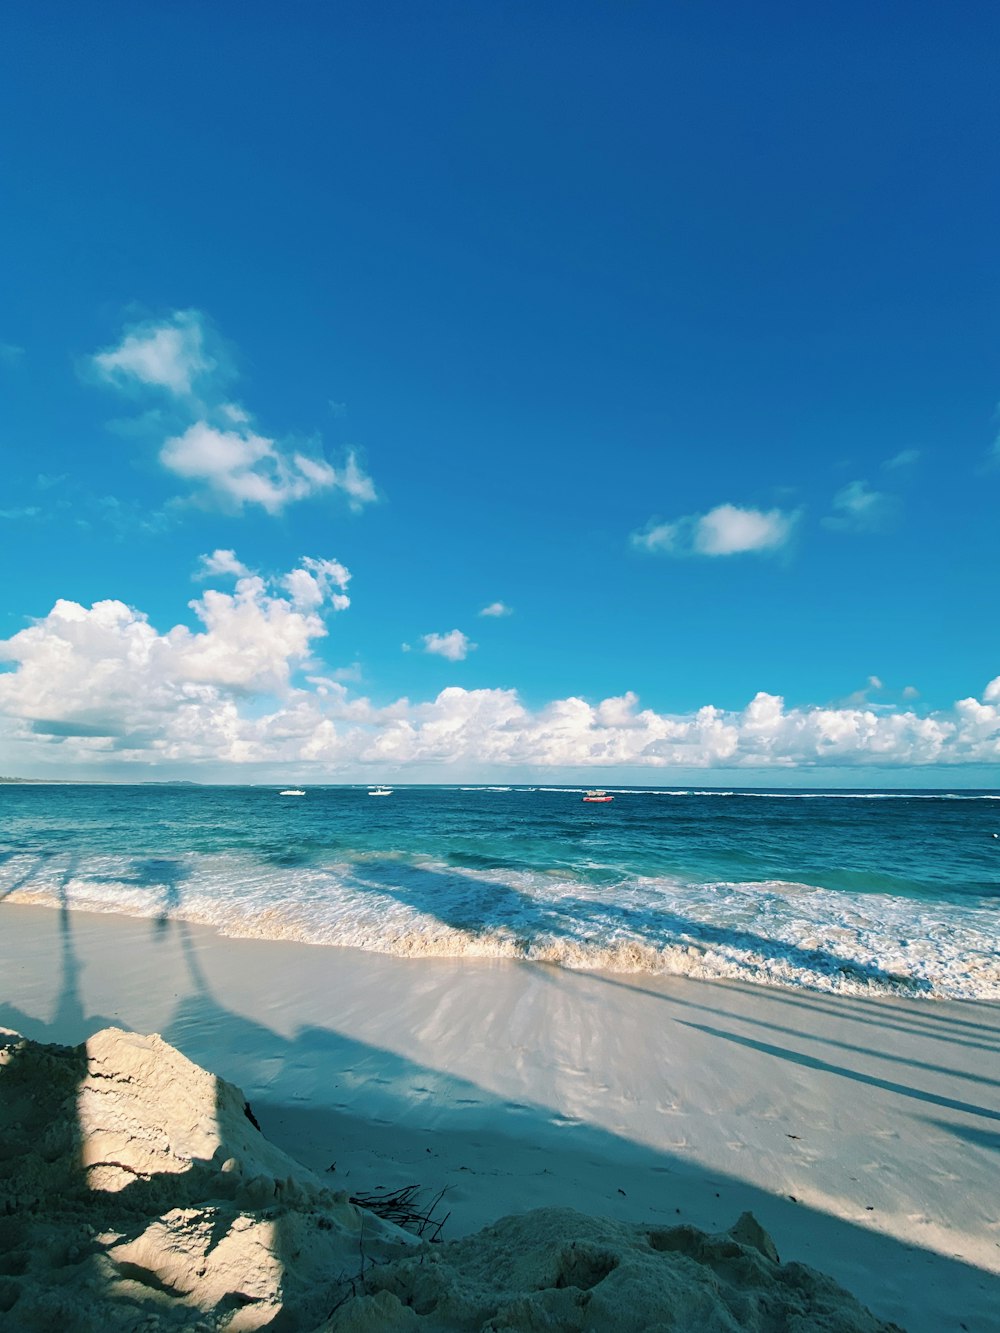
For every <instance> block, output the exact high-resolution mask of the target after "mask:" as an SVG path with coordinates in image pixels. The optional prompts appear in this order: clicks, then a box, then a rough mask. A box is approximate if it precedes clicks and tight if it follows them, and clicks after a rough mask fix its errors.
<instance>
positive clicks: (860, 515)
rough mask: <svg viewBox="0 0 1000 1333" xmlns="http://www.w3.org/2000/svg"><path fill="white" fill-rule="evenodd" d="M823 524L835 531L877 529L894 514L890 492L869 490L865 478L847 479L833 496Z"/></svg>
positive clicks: (876, 530)
mask: <svg viewBox="0 0 1000 1333" xmlns="http://www.w3.org/2000/svg"><path fill="white" fill-rule="evenodd" d="M831 507H832V509H833V513H832V514H828V515H827V516H826V517H825V518H824V519H823V526H824V527H827V528H830V529H832V530H833V531H835V532H880V531H882V529H884V528H885V527H887V526H888V524H889V523H890V522H891V521H892V519H893V518H894V517H895V512H896V500H895V497H894V496H891V495H886V494H885V493H884V492H882V491H873V490H872V488H871V487H870V486H869V485H868V483H867V481H851V482H848V484H847V485H846V486H844V487H843V488H842V489H841V490H839V491H838V492H837V494H836V495H835V496H834V497H833V501H832V505H831Z"/></svg>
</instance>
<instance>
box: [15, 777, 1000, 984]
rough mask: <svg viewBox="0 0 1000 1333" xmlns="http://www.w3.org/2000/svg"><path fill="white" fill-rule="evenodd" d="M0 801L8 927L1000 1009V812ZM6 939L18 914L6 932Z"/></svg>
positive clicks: (769, 801)
mask: <svg viewBox="0 0 1000 1333" xmlns="http://www.w3.org/2000/svg"><path fill="white" fill-rule="evenodd" d="M280 790H281V789H280V788H279V787H277V786H274V787H267V786H254V787H246V786H243V787H215V786H195V785H177V786H174V785H163V786H157V785H142V786H119V785H75V784H3V785H0V905H2V902H3V900H9V901H11V902H21V903H35V904H39V905H44V906H47V907H50V908H64V909H70V910H73V909H81V910H86V911H92V912H112V913H123V914H126V915H131V916H143V917H150V918H154V919H155V920H157V921H160V922H165V921H167V920H169V919H171V918H180V919H184V920H188V921H192V922H201V923H205V924H208V925H211V926H214V927H215V928H216V929H218V930H219V931H220V932H221V933H222V934H226V935H232V936H252V937H258V938H270V939H294V940H301V941H305V942H308V943H311V944H315V945H323V946H351V947H354V948H357V949H364V950H370V951H374V952H379V953H388V954H397V955H403V956H408V957H418V956H436V957H458V956H469V955H474V956H478V957H506V958H525V959H532V960H535V961H540V962H546V963H550V964H553V965H556V966H562V967H570V968H583V969H599V970H606V971H612V972H650V973H681V974H684V975H688V976H695V977H707V978H733V979H739V980H742V981H745V982H751V983H759V984H763V985H782V986H793V987H805V988H810V989H818V990H823V991H831V992H838V991H839V992H844V993H850V994H872V993H880V992H881V993H886V992H888V993H893V994H897V995H902V996H909V997H914V998H920V997H925V998H926V997H934V996H948V997H952V998H966V999H993V1000H995V999H1000V837H998V836H997V835H998V834H1000V792H996V791H961V792H958V791H956V792H946V791H939V792H928V791H921V792H891V791H881V792H875V791H865V792H847V791H836V792H833V791H828V792H817V791H787V790H783V791H741V790H727V791H721V790H707V789H706V790H695V789H683V790H682V789H679V788H678V789H674V788H668V787H663V788H659V789H652V788H627V789H609V790H613V791H614V796H615V799H614V801H613V802H611V803H609V804H605V805H592V804H587V803H584V802H583V801H582V799H581V797H582V789H580V788H577V787H558V786H539V787H523V786H512V787H492V788H487V787H458V786H434V787H431V786H421V787H397V788H395V790H394V791H393V794H392V795H391V796H388V797H384V798H372V797H371V796H369V795H368V791H367V788H365V787H346V786H336V787H308V788H307V789H306V793H305V795H304V796H283V795H280V794H279V792H280ZM0 929H2V914H0Z"/></svg>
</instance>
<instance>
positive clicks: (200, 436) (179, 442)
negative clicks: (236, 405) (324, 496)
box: [160, 421, 374, 514]
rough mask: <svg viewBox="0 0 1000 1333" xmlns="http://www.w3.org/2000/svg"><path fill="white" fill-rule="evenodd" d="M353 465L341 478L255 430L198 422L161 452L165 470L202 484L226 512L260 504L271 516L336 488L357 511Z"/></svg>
mask: <svg viewBox="0 0 1000 1333" xmlns="http://www.w3.org/2000/svg"><path fill="white" fill-rule="evenodd" d="M352 461H353V460H351V461H350V462H349V464H348V468H347V469H345V470H344V472H343V473H338V472H337V470H336V469H335V468H333V467H331V466H330V464H329V463H327V462H325V461H324V460H322V459H314V458H308V457H307V456H306V455H305V454H301V453H295V454H293V455H292V456H291V457H289V456H288V455H287V454H285V453H283V452H282V450H281V448H280V447H279V446H278V445H277V444H276V443H275V441H274V440H270V439H268V438H267V437H266V436H263V435H257V434H255V433H254V432H253V431H250V430H220V429H218V428H217V427H215V426H210V425H209V424H208V423H207V422H205V421H196V422H195V423H194V425H193V426H189V427H188V428H187V430H186V431H184V433H183V434H182V435H176V436H173V437H172V438H171V439H169V440H167V442H166V443H165V444H164V446H163V448H162V449H161V450H160V462H161V463H162V464H163V466H164V467H165V468H167V469H168V470H169V471H171V472H174V473H176V474H177V476H180V477H184V478H186V479H187V480H189V481H194V482H200V483H202V485H203V486H204V487H205V488H206V490H207V491H208V493H209V494H210V495H212V496H214V497H215V498H216V500H217V501H218V502H219V503H221V504H222V505H223V507H225V508H229V509H237V510H239V509H242V508H243V507H244V505H248V504H259V505H260V506H261V508H263V509H265V510H266V511H267V512H268V513H269V514H278V513H280V512H281V510H282V509H284V507H285V506H286V505H287V504H289V503H291V502H292V501H295V500H304V499H306V498H307V497H308V496H311V495H315V494H317V493H318V492H320V491H324V490H329V489H331V488H334V487H337V486H339V487H341V488H343V489H345V490H348V493H349V494H350V496H351V500H352V504H354V505H357V504H358V503H359V501H358V499H357V494H358V489H359V485H358V482H357V479H356V469H355V475H354V476H352V474H351V471H350V468H351V462H352ZM365 480H367V478H366V479H365ZM368 485H369V486H371V483H370V482H368ZM348 488H350V489H348ZM371 498H374V488H372V489H371Z"/></svg>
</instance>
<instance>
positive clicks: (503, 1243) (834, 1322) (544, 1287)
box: [326, 1208, 899, 1333]
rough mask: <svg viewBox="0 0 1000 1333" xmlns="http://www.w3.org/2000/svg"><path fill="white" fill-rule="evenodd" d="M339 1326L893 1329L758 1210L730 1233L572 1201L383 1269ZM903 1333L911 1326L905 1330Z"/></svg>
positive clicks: (725, 1331) (781, 1332) (644, 1332)
mask: <svg viewBox="0 0 1000 1333" xmlns="http://www.w3.org/2000/svg"><path fill="white" fill-rule="evenodd" d="M365 1286H366V1290H367V1292H369V1293H371V1294H369V1295H366V1296H363V1297H360V1298H357V1299H355V1300H353V1301H351V1302H349V1303H348V1304H346V1305H345V1306H343V1307H342V1308H341V1309H340V1310H338V1311H337V1312H336V1313H335V1315H334V1316H333V1318H332V1319H331V1320H330V1322H329V1323H328V1324H327V1325H326V1328H327V1330H328V1333H390V1330H392V1333H395V1330H406V1329H408V1330H428V1331H429V1330H432V1329H433V1330H435V1333H452V1331H454V1333H459V1330H462V1331H463V1333H464V1331H465V1330H468V1331H469V1333H499V1330H501V1329H512V1330H513V1329H519V1330H542V1329H547V1330H559V1333H571V1331H572V1333H575V1331H576V1330H594V1333H667V1331H668V1330H673V1331H674V1333H680V1331H681V1330H684V1333H688V1330H692V1331H693V1330H697V1333H746V1331H747V1330H752V1331H753V1333H807V1331H808V1333H889V1330H891V1329H895V1328H896V1326H895V1325H893V1324H885V1323H883V1322H882V1321H881V1320H878V1319H876V1318H875V1317H874V1316H873V1315H871V1314H870V1313H869V1312H868V1311H867V1310H866V1309H864V1307H863V1306H861V1305H859V1304H858V1302H857V1301H855V1300H854V1298H853V1297H852V1296H850V1295H848V1293H847V1292H846V1291H844V1290H843V1288H842V1287H839V1286H837V1284H836V1283H835V1282H833V1281H832V1280H831V1279H830V1278H827V1277H824V1276H823V1275H822V1274H821V1273H817V1272H815V1271H814V1270H813V1269H811V1268H806V1267H805V1266H804V1265H802V1264H784V1265H782V1264H780V1263H779V1262H778V1255H777V1253H776V1251H775V1248H774V1244H773V1242H772V1241H771V1239H770V1237H769V1236H768V1235H767V1233H766V1232H765V1231H764V1230H763V1229H762V1228H761V1227H760V1226H759V1225H758V1223H757V1222H756V1221H755V1220H754V1218H753V1217H752V1215H751V1214H750V1213H744V1214H743V1216H742V1217H741V1218H740V1220H739V1221H738V1222H737V1224H736V1226H735V1227H733V1229H732V1230H731V1231H729V1232H725V1233H723V1234H721V1235H707V1234H706V1233H705V1232H703V1231H699V1230H698V1229H697V1228H695V1227H671V1228H666V1229H662V1230H650V1228H648V1227H641V1226H629V1225H626V1224H623V1223H620V1222H613V1221H610V1220H608V1219H601V1218H594V1217H587V1216H585V1215H584V1214H582V1213H577V1212H573V1211H571V1210H569V1209H564V1208H545V1209H539V1210H538V1211H536V1212H531V1213H524V1214H522V1215H521V1216H518V1217H506V1218H504V1219H503V1221H501V1222H497V1223H496V1225H495V1226H491V1227H487V1228H486V1229H485V1230H484V1231H481V1232H479V1234H478V1235H476V1236H470V1237H469V1238H468V1239H466V1240H461V1241H454V1242H452V1243H450V1244H447V1245H441V1246H434V1247H425V1248H424V1249H422V1250H421V1251H419V1252H417V1253H415V1254H413V1255H410V1256H407V1257H405V1258H402V1259H399V1260H396V1261H395V1262H393V1263H389V1264H386V1265H385V1266H383V1267H377V1268H373V1269H372V1270H370V1271H369V1272H368V1273H367V1274H366V1279H365ZM896 1333H899V1330H897V1331H896Z"/></svg>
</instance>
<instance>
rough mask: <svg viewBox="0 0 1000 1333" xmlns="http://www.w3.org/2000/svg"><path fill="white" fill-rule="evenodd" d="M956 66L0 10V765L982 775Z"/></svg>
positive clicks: (803, 34) (649, 25)
mask: <svg viewBox="0 0 1000 1333" xmlns="http://www.w3.org/2000/svg"><path fill="white" fill-rule="evenodd" d="M998 37H1000V17H998V15H997V12H996V9H995V7H993V6H987V5H985V4H984V5H977V4H968V5H963V6H961V7H959V8H957V9H956V10H955V12H950V11H946V10H943V9H942V8H941V7H940V6H930V5H922V4H916V5H907V6H903V5H885V6H880V7H878V9H877V10H873V9H872V7H870V6H865V5H860V4H844V5H838V6H828V5H816V6H802V5H792V4H787V5H786V4H776V3H772V4H766V3H765V4H762V5H759V6H746V5H740V4H735V3H733V4H720V3H706V4H704V5H698V6H694V5H652V4H649V5H647V4H630V5H621V4H610V3H609V4H587V3H577V4H573V5H568V4H567V5H564V4H556V3H552V4H545V5H541V6H528V5H513V4H492V5H480V6H470V5H457V4H455V5H450V4H437V3H429V4H426V5H420V6H415V5H409V4H398V5H396V4H378V3H376V4H364V5H361V4H357V5H351V4H341V5H337V6H327V5H320V4H309V3H304V4H300V5H296V6H294V7H292V9H291V11H290V12H286V11H285V10H279V9H278V8H276V7H273V6H266V5H263V4H253V3H250V4H240V5H236V4H226V3H220V4H215V5H211V6H200V5H193V4H185V3H180V4H176V5H171V6H160V7H158V8H157V9H156V10H153V9H151V8H150V7H142V8H137V7H135V6H127V5H124V4H115V3H111V4H107V5H103V6H102V7H101V8H100V10H99V12H98V11H94V10H93V9H88V8H86V7H79V6H70V5H56V6H54V7H50V8H49V9H47V10H46V11H45V13H44V15H42V14H41V13H40V11H38V10H37V9H36V8H34V7H31V6H26V5H22V6H18V7H14V6H11V7H8V8H7V9H6V11H5V13H4V16H3V18H2V19H0V118H2V122H3V123H4V125H5V126H6V127H7V133H6V134H5V135H4V165H3V184H2V186H0V189H2V191H3V196H4V206H3V208H2V211H0V236H2V240H3V253H4V256H5V261H6V262H5V264H4V277H3V286H2V297H0V449H2V451H3V460H4V466H3V479H4V486H3V492H2V498H0V542H2V546H3V561H4V569H5V571H6V574H5V578H4V580H3V596H2V600H0V638H2V639H3V640H4V641H5V646H4V647H2V648H0V654H2V657H3V663H2V668H3V669H2V670H0V771H2V772H6V773H15V774H23V775H29V776H30V775H47V776H56V775H58V774H61V773H62V774H68V775H79V776H88V775H89V776H97V775H105V776H115V777H129V776H132V777H139V778H141V777H149V776H169V775H174V774H176V775H178V776H187V777H199V776H201V777H205V778H211V779H220V778H233V779H235V780H243V779H246V780H257V779H259V778H262V777H263V778H268V777H271V776H278V775H280V774H286V773H292V772H296V773H299V774H301V775H302V777H303V779H305V778H313V779H314V780H320V779H322V778H326V779H328V780H338V779H341V778H342V779H344V780H368V778H371V779H372V780H378V779H380V778H383V777H386V776H389V777H394V778H395V779H397V780H406V779H407V778H410V779H412V780H442V781H447V780H450V779H451V778H452V777H454V778H456V779H463V780H465V779H475V778H477V777H482V778H484V779H488V778H490V777H491V776H493V775H494V774H496V773H505V774H507V775H509V776H511V777H515V778H521V777H523V778H525V779H527V780H530V779H531V778H533V777H537V776H542V777H565V778H567V779H572V780H576V779H580V780H586V779H587V778H588V777H590V776H593V778H594V780H601V781H605V782H610V781H612V780H621V781H646V782H650V783H659V782H662V781H686V780H690V779H692V778H694V777H697V779H698V780H699V781H701V782H705V783H710V782H729V781H734V780H739V781H741V782H743V783H745V784H753V783H764V784H767V785H772V784H775V783H837V784H846V785H864V784H866V783H882V782H889V781H898V782H900V783H904V784H905V783H909V782H919V783H923V784H931V785H934V784H935V783H937V782H941V783H943V784H954V783H964V784H967V785H981V784H993V783H995V780H996V779H995V773H996V770H995V768H993V767H991V765H995V763H996V761H997V760H998V759H1000V648H998V634H997V614H996V606H997V597H996V577H997V574H996V571H997V557H998V547H1000V523H998V521H997V512H998V504H1000V446H998V445H997V443H996V439H997V433H998V421H997V410H996V403H997V399H998V397H1000V367H998V358H997V345H998V338H997V323H998V321H997V312H998V286H1000V284H998V266H997V247H996V236H997V232H998V222H1000V219H998V216H997V214H998V208H997V193H996V180H997V165H998V163H997V151H996V146H995V145H996V125H997V106H996V83H995V75H994V68H993V66H994V57H995V52H996V50H997V39H998ZM215 552H230V553H232V555H231V557H223V556H218V557H214V556H213V553H215ZM303 561H306V563H303ZM309 562H312V563H309ZM296 570H297V571H298V573H297V574H294V575H293V576H292V578H291V579H289V577H288V576H289V574H290V572H291V571H296ZM348 573H349V578H347V577H346V575H347V574H348ZM348 597H349V600H350V605H349V606H345V605H343V599H345V598H348ZM60 599H61V601H62V602H64V603H69V604H75V605H76V606H77V607H78V608H80V611H79V614H77V612H76V611H70V612H66V611H65V610H63V611H59V612H58V614H56V613H55V612H54V608H56V606H57V603H59V602H60ZM335 599H340V600H335ZM192 602H197V605H195V606H192ZM102 603H107V604H109V606H110V607H111V608H114V607H115V606H119V607H120V609H119V610H113V609H108V607H105V609H104V610H103V611H95V610H92V608H94V607H95V605H99V604H102ZM497 604H498V605H497ZM338 607H339V609H338ZM491 607H492V608H493V609H494V610H497V609H499V610H501V611H502V612H503V613H502V614H492V615H484V614H482V612H483V611H484V610H485V609H486V608H491ZM456 631H457V634H456ZM472 645H475V646H474V647H473V646H472ZM633 695H634V696H636V698H635V699H633V698H632V696H633ZM758 696H760V700H762V701H763V702H761V701H758V703H757V704H756V705H753V703H752V701H754V700H755V699H756V698H758ZM774 700H780V701H781V702H780V703H775V702H773V701H774ZM706 710H708V711H706Z"/></svg>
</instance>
